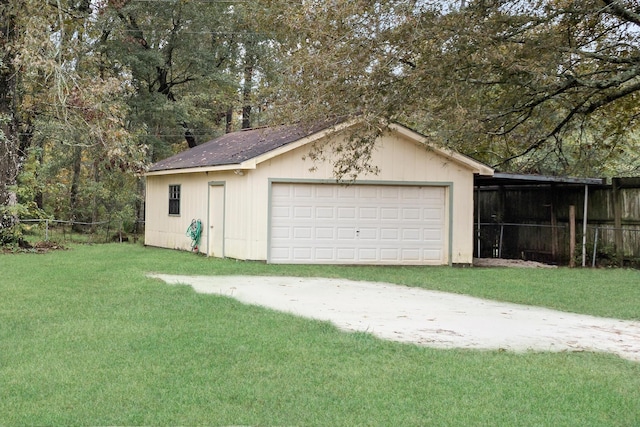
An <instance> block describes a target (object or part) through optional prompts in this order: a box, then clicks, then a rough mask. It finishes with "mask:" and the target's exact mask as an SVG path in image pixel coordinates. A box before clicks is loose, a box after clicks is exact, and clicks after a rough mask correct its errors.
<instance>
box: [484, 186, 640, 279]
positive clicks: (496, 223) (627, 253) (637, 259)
mask: <svg viewBox="0 0 640 427" xmlns="http://www.w3.org/2000/svg"><path fill="white" fill-rule="evenodd" d="M585 196H586V197H585ZM585 199H586V201H587V203H586V204H585ZM572 206H573V208H572ZM572 210H573V212H574V214H573V216H572V214H571V212H572ZM585 211H586V217H585ZM475 218H476V248H475V252H476V253H475V255H476V256H479V257H501V258H519V259H529V260H536V261H543V262H548V263H555V264H563V265H567V264H571V263H572V262H575V263H576V264H577V265H582V264H584V265H621V266H622V265H630V266H635V267H637V266H640V179H637V178H615V179H613V180H612V182H611V184H608V185H599V186H591V187H589V186H575V185H574V186H563V185H552V186H539V187H536V186H529V187H522V186H520V187H516V186H512V187H510V186H495V187H485V188H482V187H480V188H478V189H477V192H476V212H475ZM478 218H479V221H478ZM572 231H573V234H572ZM573 248H575V250H574V251H573V252H572V249H573Z"/></svg>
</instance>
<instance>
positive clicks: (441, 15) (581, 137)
mask: <svg viewBox="0 0 640 427" xmlns="http://www.w3.org/2000/svg"><path fill="white" fill-rule="evenodd" d="M274 3H275V2H268V1H267V2H266V4H268V5H269V6H270V7H271V8H272V9H270V10H271V12H272V14H271V15H270V18H271V19H272V22H273V23H274V24H273V26H274V28H277V29H280V30H281V32H282V33H283V34H284V35H283V37H282V40H283V41H284V42H283V43H282V44H281V45H280V46H281V49H282V53H281V56H282V58H287V64H288V65H289V67H290V71H289V72H288V73H286V74H285V79H286V82H285V83H284V85H285V87H284V88H283V92H282V95H283V96H282V97H281V99H280V102H279V103H278V105H279V106H281V107H282V108H283V109H285V110H286V111H289V112H290V113H291V115H292V116H296V117H300V116H302V118H306V119H307V120H309V121H312V120H317V119H318V118H324V117H327V116H332V115H334V116H342V115H349V116H354V115H359V117H361V118H364V119H365V120H366V121H367V122H368V123H369V126H370V128H371V129H373V128H375V126H376V125H379V124H380V122H382V123H383V124H384V123H385V122H386V121H390V120H396V121H400V122H401V123H403V124H406V125H409V126H410V127H413V128H415V129H416V130H418V131H420V132H422V133H424V134H425V135H428V136H430V138H431V139H430V140H431V141H432V142H433V143H436V144H444V145H447V146H448V147H451V148H454V149H457V150H459V151H462V152H463V153H465V154H468V155H471V156H472V157H474V158H476V159H478V160H481V161H484V162H486V163H488V164H491V165H496V166H497V167H499V168H500V169H502V170H511V171H518V172H540V173H550V174H574V175H615V174H623V173H624V174H636V173H637V171H638V166H639V163H638V160H637V158H636V156H635V154H634V153H635V145H636V144H635V140H636V139H637V135H638V134H639V131H640V129H639V128H638V121H637V117H638V104H637V102H636V101H637V96H638V91H639V90H640V84H639V83H638V81H639V78H640V74H638V69H639V68H638V58H639V57H640V39H639V36H638V31H637V28H638V25H639V24H640V17H639V16H638V14H637V11H636V10H635V8H634V3H633V2H632V1H629V0H624V1H612V0H603V1H599V0H591V1H584V2H574V1H569V0H566V1H565V0H559V1H555V0H541V1H537V0H533V1H519V2H502V1H498V2H487V1H466V2H460V6H458V4H457V2H456V3H454V4H451V3H442V2H424V1H409V0H404V1H385V2H364V1H356V2H348V3H342V4H340V5H334V4H333V3H332V4H331V5H330V6H329V5H323V4H320V3H319V2H303V3H302V4H299V3H290V2H288V3H286V4H282V5H280V7H279V8H278V6H276V5H275V4H274ZM369 139H370V138H369ZM362 141H363V143H364V144H366V143H367V138H363V139H362ZM357 153H358V150H355V151H353V152H351V153H348V152H347V153H343V155H345V156H346V158H347V159H350V160H351V161H352V162H354V170H355V171H357V170H358V169H359V167H357V166H356V163H357V162H358V161H359V160H358V155H357ZM628 159H631V163H626V164H625V161H626V160H628ZM338 169H339V170H342V169H344V168H343V165H341V166H340V167H339V168H338Z"/></svg>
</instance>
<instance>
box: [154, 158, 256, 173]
mask: <svg viewBox="0 0 640 427" xmlns="http://www.w3.org/2000/svg"><path fill="white" fill-rule="evenodd" d="M255 168H256V162H255V159H249V160H247V161H244V162H242V163H233V164H228V165H219V166H198V167H192V168H177V169H164V170H157V171H149V172H146V173H145V174H144V176H162V175H178V174H185V173H207V172H225V171H233V170H250V169H255Z"/></svg>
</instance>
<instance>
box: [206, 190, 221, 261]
mask: <svg viewBox="0 0 640 427" xmlns="http://www.w3.org/2000/svg"><path fill="white" fill-rule="evenodd" d="M208 227H209V229H208V230H207V231H208V233H207V238H208V251H207V255H209V256H215V257H218V258H223V257H224V185H209V222H208Z"/></svg>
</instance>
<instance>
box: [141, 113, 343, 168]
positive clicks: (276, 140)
mask: <svg viewBox="0 0 640 427" xmlns="http://www.w3.org/2000/svg"><path fill="white" fill-rule="evenodd" d="M329 126H330V125H328V124H327V123H324V124H322V125H316V126H313V127H305V126H302V125H290V126H277V127H270V128H260V129H249V130H243V131H238V132H232V133H228V134H226V135H223V136H221V137H219V138H216V139H213V140H211V141H209V142H205V143H204V144H201V145H198V146H196V147H194V148H191V149H189V150H186V151H183V152H182V153H179V154H176V155H174V156H171V157H169V158H166V159H164V160H161V161H159V162H157V163H155V164H153V165H151V167H150V168H149V172H157V171H165V170H174V169H190V168H198V167H210V166H222V165H235V164H240V163H242V162H244V161H247V160H249V159H253V158H255V157H258V156H260V155H262V154H265V153H268V152H269V151H271V150H275V149H276V148H279V147H282V146H285V145H287V144H291V143H292V142H295V141H298V140H299V139H301V138H304V137H306V136H309V135H312V134H314V133H316V132H319V131H321V130H323V129H325V128H327V127H329Z"/></svg>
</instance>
